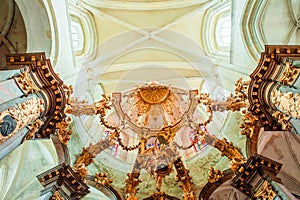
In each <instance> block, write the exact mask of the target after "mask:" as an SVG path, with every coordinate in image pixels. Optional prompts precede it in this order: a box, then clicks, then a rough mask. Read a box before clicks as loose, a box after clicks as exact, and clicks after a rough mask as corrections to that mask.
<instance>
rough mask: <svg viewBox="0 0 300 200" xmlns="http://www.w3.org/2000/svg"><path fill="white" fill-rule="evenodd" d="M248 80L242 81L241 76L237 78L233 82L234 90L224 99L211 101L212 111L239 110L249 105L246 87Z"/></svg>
mask: <svg viewBox="0 0 300 200" xmlns="http://www.w3.org/2000/svg"><path fill="white" fill-rule="evenodd" d="M249 83H250V80H248V81H244V82H243V80H242V78H240V79H238V80H237V81H236V83H235V92H234V94H231V95H230V96H229V97H227V99H226V101H221V102H219V101H216V100H213V101H212V105H211V106H212V109H213V111H221V112H222V111H225V110H231V111H233V112H234V111H239V110H241V109H242V108H246V107H248V106H249V101H248V97H247V94H248V87H249Z"/></svg>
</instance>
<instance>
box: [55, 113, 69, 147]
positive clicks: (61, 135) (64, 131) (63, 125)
mask: <svg viewBox="0 0 300 200" xmlns="http://www.w3.org/2000/svg"><path fill="white" fill-rule="evenodd" d="M72 121H73V120H72V118H71V117H66V118H64V119H63V120H62V121H60V122H58V123H56V129H57V135H58V139H59V141H60V142H61V143H62V144H64V145H68V141H69V140H70V135H72V130H69V128H70V125H71V123H72Z"/></svg>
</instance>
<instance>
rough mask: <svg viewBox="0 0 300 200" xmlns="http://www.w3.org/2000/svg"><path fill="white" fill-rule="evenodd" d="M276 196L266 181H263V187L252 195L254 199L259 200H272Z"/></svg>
mask: <svg viewBox="0 0 300 200" xmlns="http://www.w3.org/2000/svg"><path fill="white" fill-rule="evenodd" d="M276 195H277V192H276V191H274V190H273V187H272V185H271V184H270V183H269V182H268V181H267V180H265V181H264V183H263V185H262V186H261V187H260V188H259V190H258V191H257V192H256V193H255V194H254V197H255V198H256V199H261V200H271V199H274V198H275V196H276Z"/></svg>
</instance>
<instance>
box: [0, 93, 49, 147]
mask: <svg viewBox="0 0 300 200" xmlns="http://www.w3.org/2000/svg"><path fill="white" fill-rule="evenodd" d="M44 109H45V108H44V101H43V100H42V99H39V98H36V97H32V98H31V99H28V100H26V101H24V102H22V103H20V104H17V105H16V106H15V107H11V108H8V109H7V110H5V111H3V112H2V113H1V114H0V123H2V122H3V119H4V117H5V116H7V115H9V116H11V117H12V118H13V119H14V120H15V122H16V127H15V128H14V129H13V130H12V131H11V132H10V133H9V134H8V135H7V136H5V137H3V136H2V135H1V134H0V142H2V141H4V140H6V139H7V138H9V137H12V136H13V135H14V134H15V133H17V132H19V131H20V130H22V129H23V128H24V127H25V126H27V125H28V124H29V123H31V122H32V121H34V120H36V119H37V118H39V117H40V115H41V113H42V112H43V111H44Z"/></svg>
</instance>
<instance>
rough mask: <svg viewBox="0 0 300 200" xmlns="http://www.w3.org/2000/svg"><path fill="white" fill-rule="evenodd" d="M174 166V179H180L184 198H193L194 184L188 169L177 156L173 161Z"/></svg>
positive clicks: (185, 199) (191, 199)
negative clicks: (175, 172)
mask: <svg viewBox="0 0 300 200" xmlns="http://www.w3.org/2000/svg"><path fill="white" fill-rule="evenodd" d="M174 166H175V168H176V171H177V175H176V181H177V182H178V181H181V185H180V187H181V188H182V190H183V193H184V194H183V199H184V200H195V199H196V194H195V192H194V184H193V182H192V178H193V177H192V176H190V175H189V170H188V169H186V168H185V166H184V164H183V162H182V160H181V158H180V157H179V158H177V159H176V160H175V161H174Z"/></svg>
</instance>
